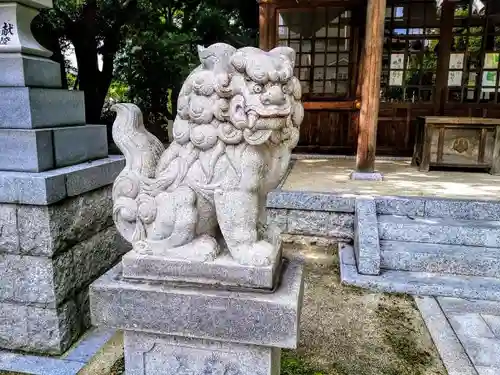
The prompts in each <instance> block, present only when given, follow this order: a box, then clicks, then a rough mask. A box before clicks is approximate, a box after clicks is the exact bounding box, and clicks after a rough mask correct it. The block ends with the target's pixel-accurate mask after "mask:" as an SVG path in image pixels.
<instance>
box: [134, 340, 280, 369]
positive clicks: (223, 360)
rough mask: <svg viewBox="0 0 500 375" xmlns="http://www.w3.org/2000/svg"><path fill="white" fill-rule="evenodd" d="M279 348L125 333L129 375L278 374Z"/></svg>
mask: <svg viewBox="0 0 500 375" xmlns="http://www.w3.org/2000/svg"><path fill="white" fill-rule="evenodd" d="M280 352H281V350H280V349H278V348H271V347H261V346H254V345H241V344H228V343H224V342H218V341H210V340H197V339H188V338H181V337H175V336H163V335H155V334H149V333H142V332H132V331H126V332H125V366H126V369H125V370H126V373H127V375H174V374H176V375H177V374H227V375H230V374H231V375H233V374H234V375H279V373H280Z"/></svg>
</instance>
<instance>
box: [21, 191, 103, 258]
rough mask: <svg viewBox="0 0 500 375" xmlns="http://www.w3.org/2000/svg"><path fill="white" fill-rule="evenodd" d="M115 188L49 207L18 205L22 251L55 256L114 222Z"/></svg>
mask: <svg viewBox="0 0 500 375" xmlns="http://www.w3.org/2000/svg"><path fill="white" fill-rule="evenodd" d="M111 191H112V187H111V186H107V187H104V188H101V189H98V190H95V191H92V192H89V193H87V194H82V195H79V196H77V197H74V198H70V199H66V200H64V201H62V202H60V203H58V204H53V205H50V206H25V205H22V206H19V207H18V214H17V215H18V230H19V239H20V240H19V242H20V253H21V254H23V255H36V256H46V257H52V256H53V255H54V254H57V253H60V252H62V251H64V250H67V249H69V248H71V247H73V246H75V245H77V244H79V243H80V242H82V241H84V240H86V239H88V238H90V237H92V236H94V235H95V234H97V233H99V232H100V231H102V230H104V229H106V228H108V227H109V226H111V225H112V223H113V219H112V216H111V215H112V210H113V208H112V207H113V202H112V197H111Z"/></svg>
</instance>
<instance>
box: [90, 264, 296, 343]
mask: <svg viewBox="0 0 500 375" xmlns="http://www.w3.org/2000/svg"><path fill="white" fill-rule="evenodd" d="M302 294H303V274H302V267H301V266H300V265H298V264H295V263H290V264H288V265H287V267H285V270H284V272H283V274H282V279H281V284H280V285H279V287H278V288H277V290H276V291H275V292H274V293H257V292H230V291H224V290H217V289H207V288H190V287H185V288H179V287H175V286H173V285H171V284H162V283H157V284H152V283H147V282H140V281H127V280H126V279H123V278H121V265H118V266H116V267H114V268H113V269H112V270H110V271H108V272H107V273H106V274H105V275H104V276H102V277H101V278H99V279H98V280H97V281H96V282H94V283H93V284H92V285H91V287H90V305H91V312H92V321H93V323H94V324H95V325H97V326H101V325H102V326H106V327H110V328H118V329H123V330H134V331H141V332H151V333H155V334H162V335H172V336H181V335H182V336H183V337H190V338H198V339H207V340H216V341H226V342H231V343H243V344H253V345H262V346H272V347H278V348H295V347H296V346H297V340H298V334H299V316H300V310H301V303H302Z"/></svg>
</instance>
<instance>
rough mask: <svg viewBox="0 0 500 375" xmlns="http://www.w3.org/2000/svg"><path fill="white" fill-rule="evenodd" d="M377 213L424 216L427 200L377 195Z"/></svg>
mask: <svg viewBox="0 0 500 375" xmlns="http://www.w3.org/2000/svg"><path fill="white" fill-rule="evenodd" d="M375 204H376V206H377V214H379V215H402V216H424V209H425V204H426V200H425V199H421V198H401V197H375Z"/></svg>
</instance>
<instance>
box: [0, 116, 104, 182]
mask: <svg viewBox="0 0 500 375" xmlns="http://www.w3.org/2000/svg"><path fill="white" fill-rule="evenodd" d="M0 144H1V145H2V148H1V149H0V170H3V171H20V172H42V171H46V170H49V169H54V168H61V167H66V166H70V165H75V164H78V163H83V162H85V161H88V160H94V159H101V158H105V157H107V156H108V140H107V135H106V125H87V126H75V127H68V128H54V129H43V130H31V129H30V130H24V129H23V130H20V129H0Z"/></svg>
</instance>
